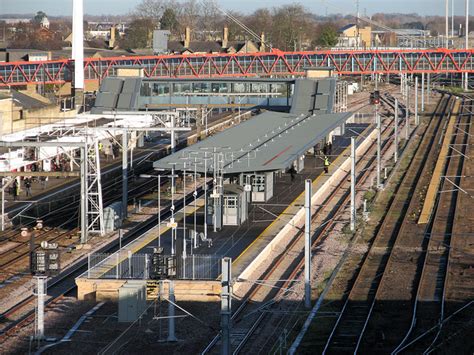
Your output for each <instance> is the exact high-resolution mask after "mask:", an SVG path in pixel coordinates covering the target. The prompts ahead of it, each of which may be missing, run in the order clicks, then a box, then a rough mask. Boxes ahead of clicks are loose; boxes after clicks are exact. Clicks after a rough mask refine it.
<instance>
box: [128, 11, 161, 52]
mask: <svg viewBox="0 0 474 355" xmlns="http://www.w3.org/2000/svg"><path fill="white" fill-rule="evenodd" d="M155 28H156V25H155V22H154V21H153V20H152V19H149V18H148V19H146V18H142V19H135V20H133V21H132V22H131V23H130V25H129V28H128V30H127V31H126V33H125V38H124V39H123V41H122V42H121V47H123V48H124V49H133V48H147V47H150V46H151V42H152V38H153V30H154V29H155Z"/></svg>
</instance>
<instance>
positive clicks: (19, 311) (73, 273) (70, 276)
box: [0, 118, 233, 343]
mask: <svg viewBox="0 0 474 355" xmlns="http://www.w3.org/2000/svg"><path fill="white" fill-rule="evenodd" d="M232 119H233V118H230V119H229V118H226V119H225V120H218V121H216V122H214V125H217V126H219V125H222V124H223V123H225V122H229V121H231V120H232ZM221 121H222V122H221ZM210 129H212V126H211V127H210ZM163 149H166V147H165V148H163ZM161 182H162V186H163V185H165V184H166V183H167V182H168V179H166V178H163V179H162V181H161ZM154 188H156V181H154V179H145V181H144V182H139V184H138V185H137V186H136V187H132V190H130V192H131V194H130V200H133V198H135V197H138V196H139V195H143V194H145V193H149V192H150V190H152V189H154ZM134 191H138V192H139V193H137V194H136V195H135V196H134V195H133V192H134ZM198 193H199V195H198V196H201V195H202V194H203V193H204V192H203V189H200V190H199V191H198ZM112 195H113V194H112ZM191 201H194V196H193V194H192V193H189V194H188V195H187V197H186V203H189V202H191ZM174 204H175V206H176V208H178V209H179V208H181V206H182V205H183V201H182V199H181V200H179V201H175V203H174ZM163 207H164V208H163V209H162V212H161V218H162V219H163V220H164V219H166V218H168V217H169V216H170V213H171V212H170V210H169V208H168V209H167V208H166V206H163ZM156 220H157V215H154V216H152V217H150V218H148V219H147V220H146V221H144V222H142V223H140V224H138V225H137V226H136V227H134V228H132V229H131V230H130V231H129V232H128V233H126V234H125V235H124V236H123V237H122V243H126V242H129V241H132V240H134V239H136V238H138V237H139V236H141V235H142V234H143V233H145V232H146V231H148V230H149V229H150V228H152V227H153V226H154V225H155V224H156ZM49 232H52V231H49ZM49 232H48V233H45V235H49ZM56 232H57V231H56ZM67 233H68V232H65V233H63V234H61V237H60V236H55V237H51V238H50V239H48V241H53V240H54V241H58V240H59V239H61V238H64V236H65V235H68V234H67ZM69 233H70V232H69ZM118 243H119V242H118V241H117V240H115V241H112V242H111V243H109V244H107V245H106V246H104V247H102V248H100V249H99V250H97V251H96V252H98V253H110V252H113V251H115V250H116V249H117V248H118ZM26 245H28V251H27V252H26V251H22V252H21V253H20V254H22V255H21V256H20V255H17V256H16V257H14V258H12V259H9V260H5V261H4V264H5V266H6V265H10V264H14V263H17V262H19V261H20V260H21V258H23V259H24V258H25V256H27V255H28V254H29V241H28V242H25V243H23V244H22V245H20V247H22V248H25V246H26ZM17 254H18V253H17ZM0 260H1V259H0ZM86 269H87V257H86V256H84V257H82V258H81V259H80V260H78V261H77V262H75V263H74V265H72V266H71V267H69V268H68V269H67V270H66V271H64V272H63V273H61V274H60V275H59V276H57V277H55V278H53V279H52V280H51V281H49V282H48V295H50V296H52V297H51V298H50V299H49V300H48V301H47V303H46V305H47V306H48V305H50V304H54V303H55V302H57V301H59V300H60V299H61V298H63V297H64V296H65V295H66V294H68V293H70V292H72V291H73V290H74V289H75V288H76V286H75V281H74V279H75V278H76V277H77V276H79V275H80V274H82V273H84V272H85V271H86ZM2 270H3V268H2ZM33 306H34V297H33V295H30V296H28V297H26V298H25V299H23V300H22V301H20V302H18V303H17V304H15V305H14V306H13V307H11V308H9V309H8V310H6V311H5V312H4V313H3V314H1V315H0V343H1V342H3V340H4V339H5V338H6V337H8V336H9V335H11V334H14V333H15V332H16V331H17V330H18V329H20V328H21V327H22V326H24V325H25V324H29V323H31V322H32V320H33V319H34V310H32V309H31V308H32V307H33Z"/></svg>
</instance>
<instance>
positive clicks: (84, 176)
mask: <svg viewBox="0 0 474 355" xmlns="http://www.w3.org/2000/svg"><path fill="white" fill-rule="evenodd" d="M87 205H88V203H87V144H85V145H84V146H83V147H81V244H85V243H87V239H88V238H89V236H88V231H87V229H88V228H87V227H88V223H89V222H88V218H87V215H88V211H87V208H88V207H87Z"/></svg>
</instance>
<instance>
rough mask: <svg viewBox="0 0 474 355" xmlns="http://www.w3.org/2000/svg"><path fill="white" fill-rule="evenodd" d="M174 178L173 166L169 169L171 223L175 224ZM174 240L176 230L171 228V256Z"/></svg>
mask: <svg viewBox="0 0 474 355" xmlns="http://www.w3.org/2000/svg"><path fill="white" fill-rule="evenodd" d="M175 186H176V185H175V176H174V165H173V167H172V168H171V222H172V223H175V221H174V209H175V207H174V192H175ZM175 239H176V228H175V227H174V226H172V227H171V255H175V248H174V241H175Z"/></svg>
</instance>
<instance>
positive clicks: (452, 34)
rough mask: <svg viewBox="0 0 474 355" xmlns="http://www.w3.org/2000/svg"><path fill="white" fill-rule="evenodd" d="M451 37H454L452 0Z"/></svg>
mask: <svg viewBox="0 0 474 355" xmlns="http://www.w3.org/2000/svg"><path fill="white" fill-rule="evenodd" d="M451 37H454V0H451Z"/></svg>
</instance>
